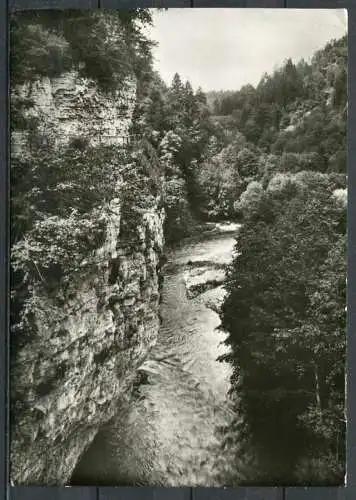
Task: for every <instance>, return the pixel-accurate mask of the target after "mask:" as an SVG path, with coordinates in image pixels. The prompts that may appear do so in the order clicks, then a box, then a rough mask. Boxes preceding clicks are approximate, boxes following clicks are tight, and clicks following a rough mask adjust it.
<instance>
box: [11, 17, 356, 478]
mask: <svg viewBox="0 0 356 500" xmlns="http://www.w3.org/2000/svg"><path fill="white" fill-rule="evenodd" d="M26 16H27V15H26V13H24V14H22V15H16V18H15V19H14V20H13V21H12V28H11V30H12V31H11V36H12V39H13V42H12V43H14V44H16V47H17V51H16V52H15V53H14V55H13V58H12V64H11V75H12V76H11V78H12V84H13V85H15V84H17V85H22V84H23V83H24V82H29V81H31V79H32V80H35V79H36V78H37V77H38V76H39V75H40V76H42V77H43V76H46V77H49V78H55V77H56V75H59V74H61V73H63V72H65V71H69V70H70V69H71V68H73V67H75V68H79V71H80V72H81V73H82V74H83V75H84V76H86V77H88V78H92V79H93V80H94V81H96V82H97V84H98V85H99V86H100V88H101V89H102V91H103V92H104V93H106V94H107V95H109V96H110V95H115V94H114V91H115V92H116V91H117V90H118V89H119V90H120V89H122V90H123V91H124V88H125V83H124V81H125V78H126V77H127V76H128V75H134V76H135V78H136V79H137V82H138V86H137V95H136V105H135V109H134V116H133V120H132V125H131V131H130V137H131V140H130V144H129V146H128V147H127V148H126V149H125V150H120V151H119V152H118V151H117V149H116V148H115V147H112V146H105V147H104V146H96V147H94V146H89V145H88V144H86V142H85V140H84V139H83V140H75V141H73V142H71V143H69V144H68V146H67V147H66V148H65V150H63V149H62V150H61V151H60V154H59V153H58V151H59V150H58V147H57V146H56V145H55V140H54V138H53V137H51V136H50V133H49V132H48V133H46V131H45V130H42V129H41V127H40V126H39V121H38V120H39V118H38V117H33V116H29V115H28V113H26V110H27V109H28V108H29V107H30V106H31V103H29V102H26V100H24V99H23V98H20V97H19V96H17V95H15V94H14V96H13V97H12V102H11V127H12V130H13V131H14V130H17V131H18V130H22V131H24V132H25V133H26V137H27V140H28V143H27V150H26V151H27V153H26V154H25V155H23V156H19V157H16V158H13V160H12V166H11V178H12V181H11V190H12V222H11V240H12V308H11V314H12V319H11V321H12V341H11V346H12V347H11V348H12V356H14V355H15V354H13V353H14V352H15V351H16V349H19V348H21V347H23V346H24V345H26V343H27V342H29V341H30V340H31V338H32V337H31V335H32V334H33V325H32V318H33V312H34V310H35V309H36V307H37V306H38V304H37V302H36V300H37V298H36V295H31V293H30V292H31V290H32V289H33V287H34V284H38V285H39V286H41V287H43V289H45V290H46V293H48V294H49V295H51V294H52V295H53V294H55V295H57V299H56V300H58V301H60V300H62V301H65V300H66V298H67V297H68V296H69V295H70V293H71V290H72V288H73V286H75V279H76V278H75V277H76V276H77V275H78V274H80V273H83V272H85V266H88V265H90V258H88V252H92V253H90V255H93V251H94V250H95V248H97V247H99V246H100V244H101V243H102V241H103V238H104V236H105V234H104V233H105V228H104V227H103V220H102V217H101V215H102V207H103V205H104V204H105V202H106V201H107V200H108V199H110V198H111V197H113V196H114V191H113V189H114V186H115V182H116V181H117V178H118V174H120V175H121V174H122V172H123V171H124V167H125V169H126V170H125V174H124V180H125V182H124V183H123V186H122V190H121V200H122V212H123V214H124V215H123V217H122V228H121V229H122V235H126V236H128V235H130V234H131V233H132V231H133V227H134V226H135V224H136V221H137V220H138V217H139V216H140V215H139V214H140V210H141V209H142V207H146V206H148V205H149V204H150V203H152V200H153V199H156V198H157V197H159V199H160V206H161V207H162V208H163V209H164V211H165V214H166V218H165V223H164V224H165V226H164V235H165V240H166V245H167V247H174V245H176V244H178V243H179V242H181V240H182V239H183V238H185V237H189V236H192V235H196V234H198V233H199V231H200V229H201V228H202V227H204V225H205V224H206V223H209V222H212V221H213V222H218V221H226V220H230V221H235V222H240V223H241V229H240V230H239V232H238V235H237V239H236V251H235V257H234V260H233V262H232V263H231V264H230V265H229V267H228V270H227V275H226V282H225V288H226V297H225V300H224V302H223V305H222V307H221V310H220V313H219V314H220V320H221V327H220V328H221V329H222V330H224V331H225V332H227V334H228V336H227V340H226V342H227V344H228V346H229V348H230V351H229V354H227V355H224V356H223V357H222V358H221V362H228V363H229V364H231V366H232V368H233V376H232V379H231V398H232V399H233V401H234V409H235V418H234V423H233V425H232V427H231V428H229V429H226V440H225V446H226V447H229V446H230V447H231V443H234V445H236V446H235V447H234V449H236V453H235V455H234V457H233V460H234V461H235V463H236V470H238V471H239V472H238V474H237V475H233V473H232V472H231V471H229V472H228V473H227V477H226V478H223V479H222V481H223V482H224V483H225V484H229V485H233V486H236V485H241V484H249V485H250V484H259V485H261V484H262V485H270V484H271V485H272V484H308V483H309V484H310V483H312V484H313V485H314V484H323V485H325V484H326V485H332V484H341V483H343V477H344V474H345V350H346V251H347V249H346V233H347V218H346V212H347V166H346V160H347V154H346V151H347V146H346V118H347V38H346V36H345V37H344V38H342V39H339V40H333V41H331V42H329V43H328V44H327V45H326V46H325V47H324V48H323V49H322V50H320V51H318V52H316V53H315V55H314V56H313V57H312V58H311V60H310V61H304V60H301V61H297V62H294V61H292V60H291V59H289V60H287V61H285V62H284V63H283V64H282V65H281V66H280V68H278V69H276V70H275V71H274V73H272V74H269V75H267V74H265V75H263V76H262V77H261V80H260V82H259V83H258V85H257V86H255V87H254V86H252V85H246V86H244V87H242V88H241V89H231V91H229V92H226V91H219V90H218V89H217V91H214V92H207V93H204V92H203V91H202V90H201V89H197V90H194V89H193V88H192V85H191V83H190V82H189V81H182V79H181V77H180V76H179V74H176V75H175V76H174V78H173V81H172V82H171V84H170V85H168V84H166V83H164V81H163V80H162V78H161V77H160V75H159V74H158V73H157V72H156V71H155V70H154V68H153V60H152V53H151V51H152V42H151V41H150V40H149V39H147V38H146V37H145V35H144V34H143V31H142V25H144V24H146V23H148V24H149V23H151V22H152V19H151V17H150V12H149V11H147V10H145V9H136V10H133V11H130V12H127V13H122V12H121V13H118V12H115V11H111V13H110V14H108V18H104V17H98V16H97V14H96V13H95V11H88V12H86V13H84V12H82V11H78V12H77V13H76V14H75V15H74V14H73V13H71V14H70V15H67V14H66V13H65V12H64V11H63V12H61V11H59V12H58V15H56V16H51V15H46V13H45V12H44V13H42V14H38V19H37V21H36V22H31V23H29V22H28V18H27V17H26ZM116 23H119V26H120V29H119V30H118V32H117V33H116V35H115V32H114V35H113V31H115V30H113V28H112V26H115V25H116ZM48 33H50V36H48ZM108 37H109V38H110V37H115V43H110V44H109V48H108V42H107V40H108ZM111 42H112V38H111ZM89 45H90V47H91V49H90V50H88V47H89ZM93 47H94V49H93ZM143 179H144V181H145V182H142V180H143ZM88 180H90V182H88ZM88 186H95V189H89V188H88ZM126 236H125V237H126ZM123 237H124V236H123ZM29 249H30V250H29ZM84 257H85V258H86V263H84V264H83V265H82V264H81V262H82V261H83V258H84ZM88 263H89V264H88ZM73 283H74V284H73ZM59 288H60V290H61V294H60V295H58V289H59ZM24 304H25V306H24ZM222 453H224V449H222Z"/></svg>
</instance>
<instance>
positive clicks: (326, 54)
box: [215, 39, 347, 484]
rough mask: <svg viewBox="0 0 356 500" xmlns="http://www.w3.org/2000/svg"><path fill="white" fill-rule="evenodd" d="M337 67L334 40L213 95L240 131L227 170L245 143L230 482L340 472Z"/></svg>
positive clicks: (226, 309)
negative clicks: (254, 82)
mask: <svg viewBox="0 0 356 500" xmlns="http://www.w3.org/2000/svg"><path fill="white" fill-rule="evenodd" d="M345 74H346V39H342V40H339V41H336V42H332V43H330V44H328V45H327V46H326V48H325V49H324V50H322V51H320V52H319V53H317V54H316V55H315V57H314V58H313V60H312V62H311V64H310V65H307V64H306V63H304V62H302V63H299V64H298V65H297V66H295V65H293V63H292V62H291V61H288V62H287V63H286V65H285V66H284V67H283V68H282V69H281V70H278V71H276V72H275V74H274V75H272V76H271V77H268V76H265V77H264V78H263V79H262V80H261V82H260V84H259V85H258V87H257V88H256V89H252V88H251V87H247V88H244V89H242V90H241V91H240V92H237V93H235V94H231V95H228V96H223V98H222V100H221V101H217V102H216V103H215V106H216V108H218V110H219V111H220V112H226V113H228V112H231V113H232V116H233V119H234V126H236V128H237V130H238V131H239V133H241V131H242V133H243V135H244V137H245V139H246V141H247V142H246V143H245V144H244V145H243V146H242V147H241V146H240V148H239V151H238V152H237V154H236V163H235V169H236V166H237V165H238V157H239V156H241V155H242V152H243V151H244V153H243V158H242V162H241V166H240V168H239V173H240V175H241V176H242V177H243V178H244V179H245V180H246V181H247V179H246V176H249V179H248V184H247V187H246V189H245V190H244V192H243V193H242V194H240V195H239V194H238V191H239V188H238V187H236V193H237V196H238V199H237V201H236V202H235V204H234V208H235V210H236V211H237V212H238V213H239V214H240V217H241V219H242V222H243V226H242V228H241V230H240V232H239V234H238V237H237V243H236V255H235V258H234V261H233V263H232V264H231V266H230V268H229V271H228V275H227V283H226V289H227V296H226V299H225V302H224V304H223V307H222V312H221V320H222V327H223V328H224V329H225V330H226V331H227V332H228V339H227V343H228V345H229V346H230V347H231V352H230V354H229V355H228V356H226V357H225V360H228V361H230V362H231V363H232V366H233V369H234V375H233V379H232V393H233V394H234V395H235V398H236V400H237V402H236V422H235V424H234V429H235V431H234V434H233V436H232V438H231V437H230V439H232V440H233V441H234V440H235V442H236V443H238V445H239V446H237V449H238V452H237V455H236V464H237V465H236V469H237V470H240V471H243V474H242V477H241V476H236V477H235V478H232V479H231V478H230V481H235V482H236V483H239V482H241V481H243V482H245V483H246V484H247V483H249V484H251V483H255V484H258V483H259V484H261V483H264V484H276V483H279V484H294V483H299V484H342V482H343V475H344V467H345V415H344V406H345V405H344V391H345V387H344V377H345V343H346V313H345V309H346V307H345V306H346V209H347V201H346V200H347V198H346V117H345V108H346V79H345ZM252 110H253V111H252ZM256 148H257V149H256ZM241 167H242V168H241ZM244 167H245V170H244ZM219 175H220V174H219ZM230 432H231V431H230ZM241 450H243V451H241ZM244 454H245V459H243V458H241V457H243V456H244Z"/></svg>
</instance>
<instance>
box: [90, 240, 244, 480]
mask: <svg viewBox="0 0 356 500" xmlns="http://www.w3.org/2000/svg"><path fill="white" fill-rule="evenodd" d="M234 244H235V239H234V238H233V237H232V235H226V234H224V235H223V236H220V237H219V238H214V239H209V240H207V241H200V242H198V243H194V244H193V243H190V244H188V245H187V246H184V247H181V248H179V249H177V250H176V251H175V252H173V253H171V254H170V255H169V261H170V263H173V264H175V265H176V266H175V268H174V271H173V272H172V271H171V273H170V274H169V275H168V276H166V277H165V280H164V284H163V290H162V304H161V315H162V325H161V329H160V332H159V337H158V341H157V344H156V346H155V348H154V349H153V350H152V352H151V354H150V357H149V359H148V360H147V361H146V362H145V363H144V364H143V365H142V367H141V372H142V373H143V374H145V377H144V378H145V381H146V383H144V384H142V385H141V386H140V387H139V390H138V392H137V393H136V396H135V397H134V399H133V400H132V401H130V402H128V403H125V404H123V405H122V408H120V411H119V412H118V415H117V417H116V419H115V421H114V422H113V423H112V424H111V425H110V426H109V427H108V428H107V429H106V430H105V431H104V432H102V433H101V434H100V436H99V437H98V438H97V439H96V442H94V444H93V446H92V449H91V450H90V452H89V453H88V454H87V457H86V458H85V460H86V465H85V464H83V467H84V466H85V467H87V469H88V468H90V467H91V468H95V470H96V471H98V468H101V469H102V470H103V471H105V472H103V473H102V474H106V477H107V478H109V477H110V481H111V482H113V483H116V484H120V483H121V484H150V485H165V486H221V485H220V484H219V480H218V479H217V475H218V474H219V467H221V462H222V450H221V443H222V439H223V436H222V435H221V434H220V433H219V429H220V428H221V427H223V426H224V425H226V424H228V422H229V420H230V418H231V410H230V403H229V401H228V398H227V391H228V389H229V378H230V375H231V371H230V367H229V365H228V364H226V363H220V362H218V361H217V358H218V356H221V355H222V354H224V353H226V352H227V347H226V346H225V345H224V343H223V342H224V340H225V334H224V333H223V332H221V331H218V330H217V329H216V328H217V327H218V326H219V323H220V321H219V317H218V315H217V313H216V312H214V311H213V310H212V309H211V307H210V306H211V304H214V305H219V304H220V303H221V301H222V299H223V296H224V289H223V287H222V286H217V287H215V288H213V289H211V290H208V291H206V292H204V293H201V294H199V295H198V296H196V297H194V298H191V299H189V298H188V297H187V293H186V286H185V282H186V279H187V275H186V274H185V273H186V272H187V271H186V269H187V268H186V264H187V263H188V262H191V263H193V264H194V262H207V266H210V265H211V264H218V265H219V264H227V263H229V262H230V261H231V258H232V255H233V248H234ZM171 269H173V268H171ZM206 269H208V267H207V268H206ZM202 272H203V273H204V272H205V271H204V269H203V271H202ZM90 456H91V457H92V458H90ZM88 457H89V458H88ZM99 462H100V465H99ZM217 464H220V465H219V466H218V465H217ZM83 467H82V468H83ZM96 475H98V472H97V473H96Z"/></svg>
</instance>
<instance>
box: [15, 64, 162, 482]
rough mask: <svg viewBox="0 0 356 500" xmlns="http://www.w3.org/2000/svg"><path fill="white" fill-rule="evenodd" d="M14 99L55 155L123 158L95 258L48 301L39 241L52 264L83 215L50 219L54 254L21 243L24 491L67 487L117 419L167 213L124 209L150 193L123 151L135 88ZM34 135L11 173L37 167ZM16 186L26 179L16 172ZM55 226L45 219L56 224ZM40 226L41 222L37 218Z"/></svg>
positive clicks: (150, 311) (48, 84)
mask: <svg viewBox="0 0 356 500" xmlns="http://www.w3.org/2000/svg"><path fill="white" fill-rule="evenodd" d="M12 98H13V102H18V101H19V100H20V101H21V102H23V101H26V102H27V103H28V104H27V106H26V110H25V111H24V112H23V114H24V116H25V118H26V119H29V118H30V119H32V121H33V120H36V132H37V135H41V134H42V136H43V135H46V136H50V137H52V139H53V142H52V143H51V146H50V147H51V148H53V147H55V148H57V149H56V150H57V151H59V152H60V151H61V150H62V149H65V148H66V147H67V146H68V144H73V143H75V141H78V140H79V141H80V144H82V145H83V144H84V147H96V148H98V147H99V148H100V147H101V148H102V147H106V146H109V147H110V148H111V152H112V151H114V155H115V151H116V152H117V156H118V157H119V158H120V161H118V162H117V164H116V165H115V166H114V167H115V169H116V173H117V175H116V176H115V186H114V187H113V191H112V194H111V195H110V199H109V200H105V202H103V203H102V204H100V205H99V206H97V207H96V209H95V218H96V219H97V220H99V221H100V224H101V238H100V239H99V243H98V242H97V243H96V245H95V248H94V249H92V248H91V249H90V251H89V247H88V251H87V255H86V254H85V251H84V254H82V255H81V258H80V259H79V260H78V262H77V263H75V265H74V264H73V269H72V271H70V272H69V271H68V272H66V276H65V278H66V281H65V283H66V284H65V286H64V284H63V283H64V278H63V276H62V275H61V279H60V280H59V281H58V280H57V281H55V285H52V287H51V289H50V291H49V289H48V286H47V285H48V281H50V279H51V272H52V274H53V273H54V271H55V269H56V268H55V267H53V265H52V267H48V266H47V268H46V266H45V264H44V263H43V262H44V257H43V258H42V260H43V262H41V259H39V260H38V259H36V248H35V247H36V245H39V244H40V243H38V242H39V241H40V242H42V243H41V244H42V247H41V248H45V250H46V254H47V257H48V256H49V257H50V256H51V255H52V254H51V252H52V253H53V251H54V250H53V247H55V248H57V246H59V247H60V246H61V243H60V242H59V243H58V242H57V239H55V238H57V237H58V238H59V240H60V238H61V234H62V233H61V230H62V229H61V228H62V226H63V227H64V226H65V225H66V227H67V226H68V224H70V220H71V217H72V218H73V221H72V225H71V226H70V227H69V226H68V227H69V230H68V227H67V231H69V232H70V233H72V234H73V235H74V234H75V232H76V231H77V230H78V231H79V229H78V228H79V226H80V221H81V219H80V217H78V215H77V214H76V213H75V214H74V215H73V216H72V215H70V216H67V217H64V216H63V217H59V216H58V215H56V218H55V219H53V217H54V216H51V217H52V219H53V220H54V221H55V224H56V230H55V237H53V236H52V238H54V239H53V245H52V244H51V242H50V241H49V240H48V238H47V240H46V242H45V243H44V244H43V240H34V239H33V238H32V239H31V237H30V236H28V235H29V234H30V232H31V231H29V232H28V233H26V231H25V232H23V233H22V234H21V238H20V239H19V241H13V259H14V261H15V263H16V259H17V257H18V255H19V250H18V248H19V245H20V247H21V256H23V255H24V254H26V255H27V257H26V258H27V261H26V262H27V264H26V265H28V268H27V271H26V272H24V271H23V270H22V271H21V277H22V280H23V282H22V284H21V286H20V285H19V284H18V281H19V278H18V276H17V275H16V269H15V277H13V283H12V285H13V288H14V287H15V288H16V286H17V288H18V289H19V288H20V289H21V293H20V292H16V291H15V292H14V291H13V294H15V295H16V293H17V294H18V295H19V294H20V299H17V302H16V301H15V302H16V304H17V305H16V304H15V305H13V306H12V308H13V309H15V312H13V311H12V312H13V317H15V319H17V318H18V317H20V318H22V320H21V321H20V320H19V321H18V324H17V326H16V325H15V326H14V328H15V331H14V332H13V333H12V335H13V337H12V338H13V339H15V337H16V339H18V338H20V340H21V341H18V340H13V342H12V350H11V406H12V413H11V419H12V427H11V479H12V481H13V482H14V483H15V484H18V483H20V484H63V483H66V482H68V481H69V479H70V476H71V474H72V471H73V469H74V468H75V465H76V463H77V462H78V459H79V457H80V456H81V455H82V453H83V452H84V451H85V449H86V448H87V447H88V446H89V444H90V442H91V441H92V440H93V438H94V436H95V435H96V433H97V431H98V429H99V428H100V427H101V426H102V425H103V424H105V423H106V422H107V421H108V420H109V419H110V418H112V417H113V415H114V414H115V412H116V411H117V410H118V405H119V404H120V403H119V401H120V398H121V397H122V395H123V394H125V392H127V391H128V390H129V388H130V384H131V383H132V381H133V379H134V378H135V372H136V369H137V368H138V367H139V366H140V364H141V363H142V362H143V361H144V359H145V357H146V355H147V353H148V351H149V349H150V348H151V346H152V345H153V344H154V343H155V341H156V336H157V332H158V327H159V316H158V307H159V271H160V255H161V252H162V248H163V244H164V236H163V220H164V211H163V209H162V208H160V207H161V202H160V195H159V193H158V194H157V190H156V191H154V192H153V193H151V196H150V197H147V196H146V197H145V198H144V199H141V201H140V203H138V205H139V206H138V207H132V206H130V207H128V208H129V209H127V207H126V209H125V210H124V209H123V196H124V193H125V192H126V193H127V192H130V179H131V178H132V176H134V177H135V178H136V181H137V180H138V182H144V180H143V178H142V172H139V169H138V168H137V167H136V163H135V161H133V162H132V161H131V163H130V161H129V157H130V158H131V159H132V158H135V154H136V157H137V154H138V153H137V151H136V152H135V151H133V149H134V148H133V147H132V145H131V146H130V153H128V150H127V148H128V146H126V143H127V142H129V130H130V126H131V123H132V116H133V112H134V108H135V103H136V82H135V78H134V77H132V78H129V79H128V80H127V82H126V84H125V85H124V86H123V87H122V88H121V90H120V93H116V94H115V93H113V94H107V93H104V92H102V91H101V90H100V88H99V87H98V86H97V84H96V83H95V81H94V80H91V79H90V78H87V77H83V76H81V75H80V74H79V72H77V71H75V70H71V71H68V72H66V73H64V74H61V75H59V76H58V77H56V78H48V77H44V78H40V79H36V80H35V81H33V82H31V83H25V84H22V85H18V86H16V87H15V88H14V89H13V91H12ZM28 134H29V132H28V131H27V132H25V131H23V130H16V129H14V130H13V132H12V161H13V163H14V164H15V163H16V161H18V160H19V159H21V160H23V155H25V156H26V155H27V160H28V162H29V163H30V164H33V158H31V155H30V153H29V149H28ZM134 153H135V154H134ZM130 155H131V156H130ZM29 156H30V158H28V157H29ZM99 158H100V155H99ZM122 158H124V160H122ZM31 162H32V163H31ZM120 162H121V163H120ZM114 167H113V168H114ZM63 168H64V167H63ZM13 170H14V171H15V169H13ZM128 171H129V177H127V174H126V172H128ZM13 175H19V174H18V169H17V170H16V171H15V174H13ZM140 179H141V180H140ZM15 181H16V179H15ZM48 182H50V177H48ZM90 182H91V180H90V179H89V178H88V186H87V187H88V190H90V188H92V189H94V190H95V189H96V186H95V185H94V186H90ZM16 185H17V184H16V183H15V186H16ZM57 188H58V185H57V186H56V189H57ZM146 194H147V193H146ZM63 199H64V200H66V199H67V198H63ZM73 199H74V198H73ZM126 199H127V196H126ZM148 199H149V201H147V202H146V201H145V200H148ZM137 202H138V200H137ZM67 203H68V201H67ZM126 203H127V201H126ZM135 208H137V209H135ZM15 210H16V207H15ZM133 213H134V215H135V218H133ZM42 215H43V213H42ZM51 217H49V218H48V217H47V219H45V217H44V216H42V219H44V220H47V223H48V220H49V219H51ZM93 217H94V214H93V212H92V213H91V214H89V216H88V217H87V219H85V220H86V221H87V222H88V221H89V222H88V226H87V229H86V230H85V229H84V232H85V231H86V232H87V234H86V236H88V237H90V233H91V225H90V223H92V220H93ZM37 218H40V219H41V217H40V216H38V213H37ZM34 227H35V226H34ZM82 233H83V229H82ZM51 234H52V233H51ZM66 234H67V233H66ZM34 242H35V243H34ZM36 242H37V243H36ZM31 245H32V246H31ZM56 245H57V246H56ZM73 251H75V248H74V250H73ZM16 252H17V253H16ZM26 252H27V253H26ZM41 255H42V254H41ZM49 257H48V258H49ZM17 260H18V259H17ZM69 260H70V259H69ZM59 261H60V262H59V263H60V264H61V260H60V259H59ZM41 265H42V267H41ZM31 266H32V267H31ZM15 267H16V266H15ZM29 269H32V271H31V272H30V271H29ZM46 269H47V271H48V270H49V272H47V274H45V273H44V270H46ZM68 269H71V268H70V267H69V268H68ZM31 273H32V274H31ZM71 273H72V274H71ZM13 276H14V275H13ZM34 276H36V279H35V278H34ZM15 285H16V286H15ZM23 318H25V319H26V321H24V319H23ZM13 321H14V322H16V321H15V320H13ZM29 330H30V331H31V332H30V333H31V335H29ZM24 339H25V340H24Z"/></svg>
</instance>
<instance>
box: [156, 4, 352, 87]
mask: <svg viewBox="0 0 356 500" xmlns="http://www.w3.org/2000/svg"><path fill="white" fill-rule="evenodd" d="M152 12H153V21H154V27H153V28H152V29H150V36H151V38H152V39H154V40H156V41H157V42H158V46H157V47H156V48H155V49H154V58H155V68H156V69H157V70H158V71H159V73H160V75H161V77H162V78H163V79H164V80H165V81H166V83H168V84H169V83H170V82H171V80H172V77H173V75H174V73H175V72H178V73H179V74H180V75H181V76H182V78H183V79H184V80H187V79H188V80H190V82H191V83H192V85H193V87H194V88H195V89H197V87H199V86H201V87H202V89H203V90H205V91H208V90H235V89H238V88H240V87H241V86H242V85H244V84H246V83H252V84H253V85H255V84H257V83H258V81H259V79H260V77H261V75H262V74H263V73H264V72H268V73H269V72H271V71H273V69H274V68H275V67H276V66H280V65H281V64H282V63H283V61H284V60H285V59H286V58H288V57H291V58H292V59H293V60H295V61H297V60H299V59H301V58H302V57H303V58H305V59H307V58H309V57H310V56H311V55H312V54H313V53H314V52H315V51H316V50H317V49H319V48H322V47H323V46H324V45H325V44H326V43H327V42H328V41H329V40H331V39H332V38H340V37H341V36H343V35H344V34H345V33H346V32H347V17H346V16H347V14H346V11H344V10H330V9H328V10H327V9H322V10H321V9H318V10H312V9H305V10H302V9H301V10H296V9H222V8H220V9H203V8H202V9H190V8H185V9H168V10H164V11H157V10H153V11H152Z"/></svg>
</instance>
